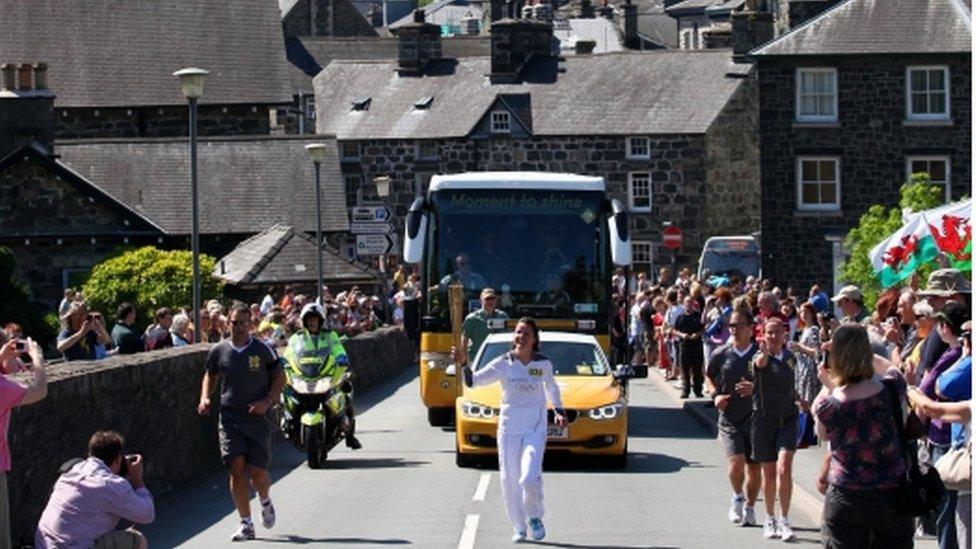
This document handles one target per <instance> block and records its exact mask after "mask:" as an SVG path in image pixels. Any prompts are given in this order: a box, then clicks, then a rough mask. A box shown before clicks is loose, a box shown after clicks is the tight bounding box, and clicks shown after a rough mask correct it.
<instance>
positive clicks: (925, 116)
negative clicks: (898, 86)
mask: <svg viewBox="0 0 976 549" xmlns="http://www.w3.org/2000/svg"><path fill="white" fill-rule="evenodd" d="M933 70H941V71H942V76H943V81H944V82H945V90H944V91H943V94H944V96H945V113H937V114H931V113H915V112H913V111H912V71H926V73H928V71H933ZM927 80H928V76H927V75H926V81H927ZM950 87H951V83H950V82H949V66H948V65H911V66H908V67H905V118H906V119H908V120H949V119H950V118H951V117H952V103H951V101H950V99H951V94H950V93H949V88H950ZM927 93H931V92H927Z"/></svg>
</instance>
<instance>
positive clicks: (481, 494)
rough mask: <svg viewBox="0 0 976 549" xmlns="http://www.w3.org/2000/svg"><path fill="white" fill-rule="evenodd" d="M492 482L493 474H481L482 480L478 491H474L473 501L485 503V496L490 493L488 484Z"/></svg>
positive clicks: (479, 482)
mask: <svg viewBox="0 0 976 549" xmlns="http://www.w3.org/2000/svg"><path fill="white" fill-rule="evenodd" d="M490 482H491V473H481V480H479V481H478V489H477V490H475V491H474V497H473V498H471V501H485V495H486V494H487V493H488V483H490Z"/></svg>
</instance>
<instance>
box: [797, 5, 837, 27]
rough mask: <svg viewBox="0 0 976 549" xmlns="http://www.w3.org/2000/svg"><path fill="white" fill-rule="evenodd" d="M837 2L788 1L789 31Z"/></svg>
mask: <svg viewBox="0 0 976 549" xmlns="http://www.w3.org/2000/svg"><path fill="white" fill-rule="evenodd" d="M837 2H838V0H790V16H789V17H790V30H793V29H795V28H797V27H799V26H800V25H802V24H804V23H806V22H807V21H809V20H810V19H813V18H814V17H816V16H818V15H820V14H821V13H823V12H825V11H827V10H828V9H830V8H832V7H834V6H835V5H836V4H837Z"/></svg>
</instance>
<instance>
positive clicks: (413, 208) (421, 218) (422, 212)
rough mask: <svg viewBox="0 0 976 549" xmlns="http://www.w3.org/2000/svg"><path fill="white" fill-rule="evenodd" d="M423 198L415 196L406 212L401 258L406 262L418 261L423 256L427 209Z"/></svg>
mask: <svg viewBox="0 0 976 549" xmlns="http://www.w3.org/2000/svg"><path fill="white" fill-rule="evenodd" d="M425 206H426V204H425V203H424V199H423V198H421V197H417V198H416V199H415V200H414V201H413V204H411V205H410V211H409V212H407V222H406V227H405V229H406V230H405V231H404V232H405V233H406V234H405V235H404V239H403V260H404V261H405V262H407V263H420V261H421V260H422V259H423V257H424V245H425V244H426V239H427V211H426V207H425Z"/></svg>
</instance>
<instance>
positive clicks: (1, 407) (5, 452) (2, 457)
mask: <svg viewBox="0 0 976 549" xmlns="http://www.w3.org/2000/svg"><path fill="white" fill-rule="evenodd" d="M26 392H27V388H26V387H24V386H23V385H21V384H20V383H17V382H14V381H11V380H9V379H7V378H6V377H4V376H2V375H0V473H6V472H7V471H9V470H10V446H8V445H7V428H8V427H10V410H11V409H13V408H14V407H15V406H17V405H18V404H20V401H21V399H23V398H24V393H26Z"/></svg>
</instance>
